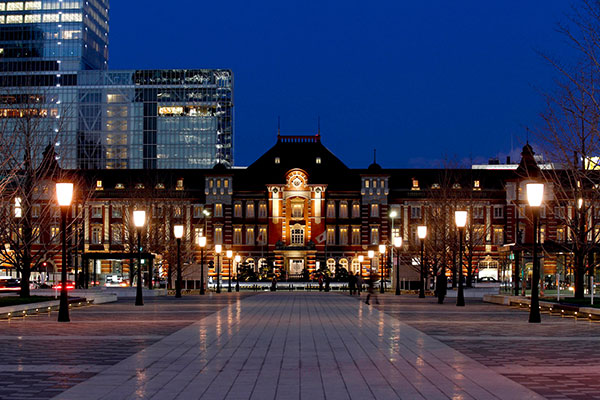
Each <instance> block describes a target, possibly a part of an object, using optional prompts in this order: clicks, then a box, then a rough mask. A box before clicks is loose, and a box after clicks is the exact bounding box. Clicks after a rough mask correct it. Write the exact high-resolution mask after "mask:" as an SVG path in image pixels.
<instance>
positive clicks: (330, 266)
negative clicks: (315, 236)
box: [327, 258, 335, 272]
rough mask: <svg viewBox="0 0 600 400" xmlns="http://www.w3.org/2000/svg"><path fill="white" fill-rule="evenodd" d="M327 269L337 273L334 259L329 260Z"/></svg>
mask: <svg viewBox="0 0 600 400" xmlns="http://www.w3.org/2000/svg"><path fill="white" fill-rule="evenodd" d="M327 269H328V270H330V271H331V272H334V271H335V260H334V259H333V258H329V259H328V260H327Z"/></svg>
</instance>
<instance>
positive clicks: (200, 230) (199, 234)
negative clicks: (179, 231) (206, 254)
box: [194, 228, 204, 244]
mask: <svg viewBox="0 0 600 400" xmlns="http://www.w3.org/2000/svg"><path fill="white" fill-rule="evenodd" d="M203 233H204V229H203V228H194V243H196V244H200V238H201V237H202V234H203Z"/></svg>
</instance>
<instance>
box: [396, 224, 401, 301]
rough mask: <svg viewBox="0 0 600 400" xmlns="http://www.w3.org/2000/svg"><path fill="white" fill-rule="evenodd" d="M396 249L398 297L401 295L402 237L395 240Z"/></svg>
mask: <svg viewBox="0 0 600 400" xmlns="http://www.w3.org/2000/svg"><path fill="white" fill-rule="evenodd" d="M394 247H395V248H396V296H399V295H400V247H402V237H400V236H396V237H395V238H394Z"/></svg>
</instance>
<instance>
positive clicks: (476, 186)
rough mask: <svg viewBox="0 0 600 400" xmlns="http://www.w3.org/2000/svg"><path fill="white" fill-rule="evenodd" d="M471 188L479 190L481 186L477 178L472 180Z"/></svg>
mask: <svg viewBox="0 0 600 400" xmlns="http://www.w3.org/2000/svg"><path fill="white" fill-rule="evenodd" d="M473 190H481V186H480V183H479V181H478V180H476V181H474V182H473Z"/></svg>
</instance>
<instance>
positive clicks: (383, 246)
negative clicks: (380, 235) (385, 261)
mask: <svg viewBox="0 0 600 400" xmlns="http://www.w3.org/2000/svg"><path fill="white" fill-rule="evenodd" d="M379 252H380V253H381V254H383V253H385V244H380V245H379Z"/></svg>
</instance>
